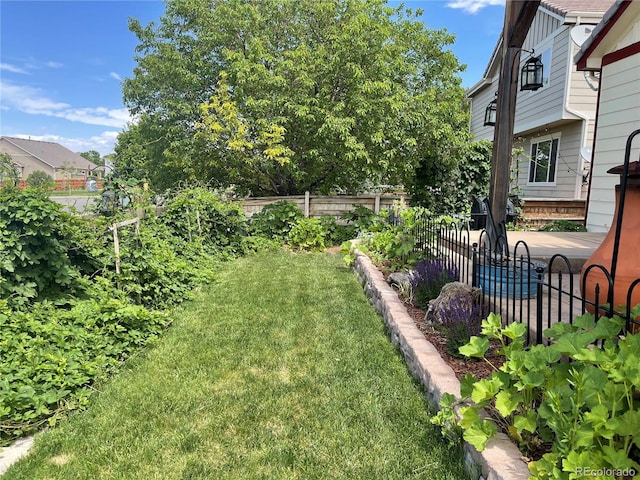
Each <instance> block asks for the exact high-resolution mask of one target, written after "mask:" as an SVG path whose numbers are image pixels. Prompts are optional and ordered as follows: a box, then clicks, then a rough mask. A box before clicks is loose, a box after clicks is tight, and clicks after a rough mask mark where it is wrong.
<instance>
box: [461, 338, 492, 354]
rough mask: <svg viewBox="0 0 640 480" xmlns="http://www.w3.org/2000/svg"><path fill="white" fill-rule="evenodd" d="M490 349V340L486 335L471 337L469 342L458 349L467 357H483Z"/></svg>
mask: <svg viewBox="0 0 640 480" xmlns="http://www.w3.org/2000/svg"><path fill="white" fill-rule="evenodd" d="M488 350H489V340H488V339H487V338H485V337H471V339H470V340H469V343H467V344H466V345H463V346H461V347H460V348H459V349H458V351H459V352H460V353H461V354H462V355H464V356H465V357H476V358H483V357H484V355H485V354H486V353H487V351H488Z"/></svg>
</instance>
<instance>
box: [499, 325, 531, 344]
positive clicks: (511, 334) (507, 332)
mask: <svg viewBox="0 0 640 480" xmlns="http://www.w3.org/2000/svg"><path fill="white" fill-rule="evenodd" d="M526 333H527V326H526V325H525V324H524V323H518V322H514V323H510V324H509V325H508V326H507V327H505V328H503V329H502V334H503V335H504V336H505V337H507V338H510V339H511V340H515V339H517V338H522V337H524V336H525V334H526Z"/></svg>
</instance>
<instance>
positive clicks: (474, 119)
mask: <svg viewBox="0 0 640 480" xmlns="http://www.w3.org/2000/svg"><path fill="white" fill-rule="evenodd" d="M497 91H498V80H497V79H495V81H494V83H492V84H491V85H487V86H486V87H484V88H483V89H482V90H480V91H479V92H478V93H476V95H475V96H474V97H473V99H472V100H471V126H470V128H471V133H472V134H473V139H474V140H481V139H487V140H493V128H494V127H492V126H484V114H485V111H486V110H487V106H488V105H489V102H491V101H492V100H494V99H495V98H496V92H497Z"/></svg>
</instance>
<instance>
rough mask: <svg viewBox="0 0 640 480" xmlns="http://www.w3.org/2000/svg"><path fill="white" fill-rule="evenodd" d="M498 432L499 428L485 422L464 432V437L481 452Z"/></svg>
mask: <svg viewBox="0 0 640 480" xmlns="http://www.w3.org/2000/svg"><path fill="white" fill-rule="evenodd" d="M497 432H498V429H497V427H496V426H495V424H494V423H493V422H490V421H489V420H483V421H482V422H480V423H479V424H478V423H476V424H474V425H472V426H471V427H469V428H467V429H465V430H464V433H463V435H462V437H463V438H464V439H465V440H466V441H467V442H469V443H470V444H471V445H473V446H474V447H475V448H476V450H478V451H479V452H481V451H483V450H484V449H485V447H486V446H487V442H488V441H489V440H490V439H491V438H492V437H493V436H494V435H495V434H496V433H497Z"/></svg>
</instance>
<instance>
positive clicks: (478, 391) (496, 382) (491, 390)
mask: <svg viewBox="0 0 640 480" xmlns="http://www.w3.org/2000/svg"><path fill="white" fill-rule="evenodd" d="M502 386H503V385H502V382H501V381H500V379H499V378H498V377H495V376H492V377H489V378H484V379H482V380H479V381H477V382H476V383H475V385H474V386H473V392H472V393H471V400H473V401H474V402H475V403H477V404H479V405H481V404H483V403H485V402H487V401H488V400H491V399H492V398H493V397H495V395H496V394H497V393H498V392H499V391H500V388H501V387H502Z"/></svg>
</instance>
